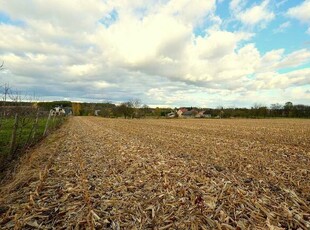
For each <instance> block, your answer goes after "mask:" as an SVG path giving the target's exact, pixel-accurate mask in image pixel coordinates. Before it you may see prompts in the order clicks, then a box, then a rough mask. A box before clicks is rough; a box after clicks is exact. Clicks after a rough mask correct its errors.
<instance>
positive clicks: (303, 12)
mask: <svg viewBox="0 0 310 230" xmlns="http://www.w3.org/2000/svg"><path fill="white" fill-rule="evenodd" d="M309 12H310V0H305V1H304V2H303V3H302V4H300V5H298V6H296V7H292V8H290V9H289V10H288V12H287V14H288V15H289V16H290V17H293V18H296V19H298V20H300V21H301V22H304V23H308V24H310V13H309Z"/></svg>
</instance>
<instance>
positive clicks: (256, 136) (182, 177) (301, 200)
mask: <svg viewBox="0 0 310 230" xmlns="http://www.w3.org/2000/svg"><path fill="white" fill-rule="evenodd" d="M309 178H310V120H285V119H280V120H200V119H198V120H191V119H184V120H182V119H181V120H156V119H154V120H147V119H145V120H143V119H142V120H124V119H102V118H95V117H74V118H72V119H70V120H69V122H68V123H67V124H65V125H64V126H63V127H62V128H61V129H60V131H59V132H58V133H54V134H53V135H50V136H49V137H48V138H47V139H46V140H44V141H43V142H42V143H41V145H40V146H38V147H37V148H36V149H34V150H33V151H32V152H31V153H29V154H27V156H25V157H24V159H22V160H21V166H20V167H18V168H17V170H16V172H15V173H14V175H12V178H10V182H5V183H4V184H3V185H2V186H1V188H0V189H1V190H0V192H1V198H0V199H1V200H0V217H1V218H0V228H1V229H12V228H14V227H15V228H16V229H71V228H76V229H162V230H163V229H309V228H310V181H309Z"/></svg>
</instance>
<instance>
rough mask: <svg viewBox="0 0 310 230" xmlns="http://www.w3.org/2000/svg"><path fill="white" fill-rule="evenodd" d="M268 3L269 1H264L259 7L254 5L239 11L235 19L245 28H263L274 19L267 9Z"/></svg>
mask: <svg viewBox="0 0 310 230" xmlns="http://www.w3.org/2000/svg"><path fill="white" fill-rule="evenodd" d="M269 2H270V1H269V0H264V1H263V2H262V3H261V4H260V5H254V6H252V7H250V8H248V9H245V10H244V11H241V12H240V13H239V14H238V15H237V19H239V20H240V21H241V22H242V23H243V24H244V25H246V26H256V25H260V26H261V27H265V26H266V24H267V23H268V22H270V21H271V20H273V19H274V17H275V15H274V13H273V12H272V11H270V10H269V9H268V5H269Z"/></svg>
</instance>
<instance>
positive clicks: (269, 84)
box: [0, 0, 310, 106]
mask: <svg viewBox="0 0 310 230" xmlns="http://www.w3.org/2000/svg"><path fill="white" fill-rule="evenodd" d="M0 4H1V6H3V10H4V11H5V12H6V13H7V14H9V15H10V16H11V15H12V17H13V18H16V19H20V20H23V21H24V22H25V25H24V26H21V27H18V26H14V25H6V24H0V34H1V37H0V60H4V61H5V65H6V68H7V69H8V71H5V72H4V71H3V72H1V73H0V74H1V75H0V80H1V81H10V82H11V83H12V84H14V85H15V86H16V87H20V88H24V89H27V90H29V91H32V90H34V91H36V90H39V91H40V92H41V93H42V95H45V96H46V97H49V98H55V97H56V96H57V95H62V96H64V97H66V98H75V97H76V98H78V99H79V100H81V99H82V98H83V97H84V98H86V99H91V100H94V99H102V98H104V99H106V100H109V99H110V100H112V101H115V102H121V101H124V100H127V99H130V98H135V97H137V98H142V99H143V100H145V102H146V103H150V102H152V103H153V104H166V105H171V106H173V105H180V106H181V105H182V102H184V104H185V105H190V103H191V101H199V103H200V105H207V106H208V105H210V103H213V104H212V105H214V106H216V104H218V103H220V104H229V103H237V101H238V100H240V98H243V95H242V93H245V92H248V91H255V90H273V89H278V88H281V89H288V88H290V87H292V86H296V87H297V86H298V87H301V86H305V85H306V86H307V84H309V82H308V80H307V77H309V75H308V74H309V73H308V72H307V71H301V72H296V71H294V72H292V73H286V74H278V73H277V71H278V70H279V69H284V68H295V67H298V66H300V65H302V64H306V63H307V62H309V58H310V56H309V55H310V54H309V50H307V49H301V50H297V51H294V52H291V53H285V50H284V49H278V50H271V51H269V52H267V53H265V54H264V55H262V54H261V52H260V51H259V49H258V48H257V46H256V44H254V43H252V42H253V41H252V40H251V39H252V38H253V37H254V36H255V34H254V33H248V32H244V31H242V30H238V31H228V30H224V29H223V28H221V25H222V19H221V18H220V17H219V16H218V15H216V14H215V8H216V5H215V1H198V0H197V1H189V0H182V1H179V0H178V1H177V0H172V1H169V2H165V1H157V0H152V1H147V3H146V2H145V1H142V0H134V1H125V0H121V1H113V2H106V3H105V2H103V1H99V0H98V1H96V0H92V1H91V3H85V1H74V0H68V1H65V2H64V1H53V2H52V3H50V4H44V3H43V2H42V1H39V0H34V1H33V2H32V5H31V6H30V5H29V4H26V3H25V2H20V1H17V0H12V1H4V0H0ZM245 4H246V1H236V0H234V1H232V2H231V4H230V7H231V9H233V10H236V11H240V20H243V21H244V23H245V24H246V25H249V26H255V25H262V24H264V23H266V22H268V21H270V20H271V19H272V18H273V13H272V12H270V11H269V10H268V1H263V3H262V4H260V5H255V6H252V7H251V8H249V9H246V10H243V9H244V6H245ZM239 6H241V7H239ZM51 8H53V11H51V10H50V9H51ZM242 10H243V11H242ZM111 12H114V14H116V15H117V19H115V20H112V21H110V23H109V25H108V26H107V25H104V24H101V23H100V20H101V19H102V18H105V17H107V15H111V14H112V13H111ZM241 17H243V18H241ZM247 18H249V21H247ZM204 20H207V21H208V23H209V26H208V27H204V24H203V22H204ZM251 20H252V21H251ZM280 27H281V26H280ZM282 27H285V26H284V25H283V26H282ZM197 28H201V29H203V30H204V32H205V35H204V36H203V35H199V36H196V35H195V34H194V30H195V29H197ZM243 29H244V28H243ZM249 76H254V77H253V79H251V78H250V77H249ZM51 88H57V91H53V90H51ZM103 92H104V93H103ZM171 92H173V93H171ZM227 95H232V96H229V98H228V99H225V100H226V101H224V99H221V100H222V101H220V99H219V98H224V97H225V96H227ZM249 95H250V93H249ZM253 95H254V94H253ZM253 99H255V97H253Z"/></svg>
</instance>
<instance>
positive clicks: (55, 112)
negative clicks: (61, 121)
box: [50, 106, 66, 116]
mask: <svg viewBox="0 0 310 230" xmlns="http://www.w3.org/2000/svg"><path fill="white" fill-rule="evenodd" d="M65 114H66V111H65V110H64V109H63V108H62V107H60V106H56V107H55V108H53V109H51V110H50V115H51V116H60V115H65Z"/></svg>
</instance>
